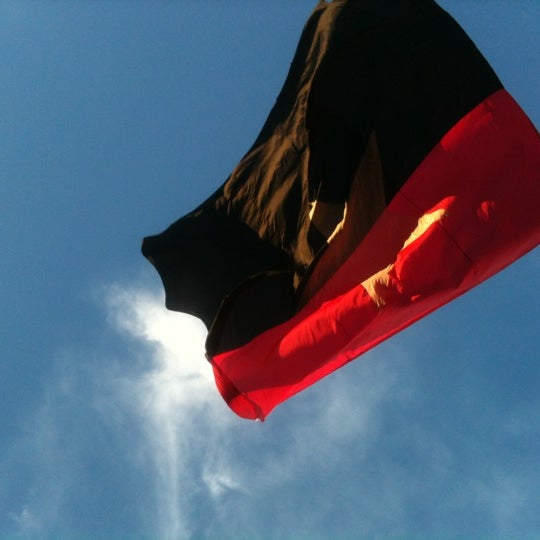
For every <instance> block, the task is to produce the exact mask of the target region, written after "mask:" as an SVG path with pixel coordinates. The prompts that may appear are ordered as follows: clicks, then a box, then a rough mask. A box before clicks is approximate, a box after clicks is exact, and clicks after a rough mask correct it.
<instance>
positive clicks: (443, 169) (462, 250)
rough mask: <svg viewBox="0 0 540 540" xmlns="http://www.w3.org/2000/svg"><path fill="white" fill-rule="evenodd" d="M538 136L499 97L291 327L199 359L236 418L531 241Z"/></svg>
mask: <svg viewBox="0 0 540 540" xmlns="http://www.w3.org/2000/svg"><path fill="white" fill-rule="evenodd" d="M539 208H540V137H539V135H538V132H537V131H536V129H535V128H534V126H532V124H531V123H530V121H529V119H528V118H527V117H526V115H525V114H524V113H523V111H522V110H521V109H520V108H519V106H518V105H517V104H516V103H515V101H514V100H513V99H512V97H511V96H510V95H509V94H508V93H507V92H506V91H504V90H501V91H498V92H496V93H495V94H493V95H492V96H490V97H489V98H488V99H486V100H485V101H484V102H482V103H481V104H480V105H478V106H477V107H476V108H475V109H474V110H473V111H471V112H470V113H469V114H467V115H466V116H465V117H464V118H463V119H462V120H461V121H460V122H458V123H457V124H456V125H455V126H454V127H453V128H452V129H451V130H450V131H449V132H448V133H447V134H446V135H445V136H444V137H443V139H442V140H441V142H440V143H439V144H438V145H437V146H436V147H435V148H434V149H433V150H432V151H431V152H430V153H429V155H428V156H427V157H426V159H425V160H424V161H423V162H422V163H421V165H420V166H419V167H418V168H417V170H416V171H415V172H414V173H413V175H412V176H411V177H410V178H409V180H408V181H407V182H406V184H405V185H404V186H403V188H402V189H401V190H400V191H399V192H398V194H397V195H396V196H395V197H394V199H393V200H392V201H391V203H390V204H389V205H388V207H387V208H386V209H385V211H384V213H383V214H382V216H381V217H380V218H379V219H378V221H377V222H376V223H375V225H374V226H373V228H372V229H371V230H370V232H369V233H368V234H367V236H366V237H365V238H364V240H363V241H362V242H361V244H360V245H359V246H358V247H357V248H356V250H355V251H354V252H353V253H352V255H351V256H350V257H349V259H348V260H347V261H346V263H345V264H344V265H343V266H342V267H340V269H339V270H338V271H337V272H336V274H334V276H332V277H331V278H330V279H329V280H328V282H327V283H326V284H325V286H324V287H323V288H322V289H321V290H320V291H319V292H318V293H317V294H316V295H315V296H314V297H313V298H312V299H311V300H310V302H309V303H308V304H307V305H306V306H305V307H304V308H303V309H302V310H301V311H299V312H298V313H297V314H296V315H295V316H294V317H293V318H292V319H290V320H288V321H287V322H285V323H284V324H281V325H279V326H277V327H275V328H272V329H270V330H268V331H266V332H264V333H263V334H261V335H259V336H257V337H256V338H255V339H253V340H252V341H251V342H249V343H248V344H246V345H245V346H243V347H240V348H238V349H235V350H232V351H228V352H226V353H223V354H219V355H216V356H215V357H213V358H212V359H211V361H212V364H213V367H214V373H215V376H216V383H217V386H218V389H219V391H220V393H221V394H222V396H223V397H224V399H225V400H226V401H227V403H228V404H229V406H230V407H231V408H232V409H233V410H234V411H235V412H236V413H237V414H238V415H240V416H242V417H244V418H252V419H256V418H258V419H261V420H263V419H264V418H265V417H266V416H267V415H268V414H269V413H270V411H272V409H273V408H274V407H276V406H277V405H278V404H279V403H281V402H282V401H284V400H286V399H287V398H289V397H291V396H292V395H294V394H296V393H297V392H299V391H301V390H303V389H305V388H306V387H308V386H309V385H311V384H313V383H315V382H316V381H318V380H319V379H321V378H322V377H325V376H326V375H328V374H329V373H331V372H333V371H334V370H336V369H338V368H339V367H341V366H342V365H344V364H345V363H347V362H349V361H351V360H352V359H354V358H356V357H357V356H359V355H360V354H362V353H363V352H365V351H367V350H368V349H371V348H372V347H374V346H375V345H377V344H378V343H380V342H381V341H383V340H385V339H387V338H389V337H390V336H392V335H393V334H395V333H397V332H399V331H400V330H402V329H403V328H405V327H407V326H409V325H410V324H412V323H414V322H415V321H417V320H418V319H420V318H421V317H423V316H425V315H427V314H428V313H430V312H431V311H433V310H435V309H437V308H438V307H440V306H442V305H443V304H445V303H447V302H449V301H451V300H452V299H454V298H456V297H457V296H459V295H461V294H463V293H464V292H466V291H467V290H469V289H471V288H472V287H474V286H475V285H478V284H479V283H481V282H482V281H484V280H485V279H487V278H489V277H490V276H492V275H493V274H495V273H496V272H498V271H499V270H501V269H503V268H504V267H506V266H507V265H509V264H510V263H512V262H513V261H515V260H516V259H517V258H519V257H521V256H522V255H524V254H525V253H527V252H528V251H530V250H531V249H533V248H534V247H536V246H537V245H538V243H539V242H540V210H539Z"/></svg>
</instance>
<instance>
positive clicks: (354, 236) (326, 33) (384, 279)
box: [143, 0, 540, 420]
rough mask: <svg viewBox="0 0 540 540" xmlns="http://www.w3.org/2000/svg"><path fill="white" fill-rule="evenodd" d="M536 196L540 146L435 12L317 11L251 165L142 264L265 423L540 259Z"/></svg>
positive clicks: (421, 1)
mask: <svg viewBox="0 0 540 540" xmlns="http://www.w3.org/2000/svg"><path fill="white" fill-rule="evenodd" d="M539 181H540V137H539V135H538V132H537V131H536V129H535V128H534V126H533V125H532V124H531V122H530V121H529V120H528V118H527V117H526V115H525V114H524V113H523V111H522V110H521V109H520V108H519V106H518V105H517V104H516V103H515V101H514V100H513V99H512V97H511V96H510V95H509V94H508V93H507V91H506V90H505V89H504V88H503V87H502V85H501V82H500V81H499V79H498V78H497V76H496V75H495V73H494V72H493V70H492V69H491V67H490V66H489V65H488V63H487V62H486V60H485V59H484V58H483V57H482V55H481V54H480V52H479V51H478V50H477V48H476V47H475V45H474V44H473V43H472V42H471V40H470V39H469V38H468V37H467V35H466V34H465V33H464V32H463V30H462V29H461V28H460V27H459V25H458V24H457V23H456V22H455V21H454V20H453V19H452V18H451V17H450V16H449V15H448V14H447V13H446V12H445V11H443V10H442V9H441V8H440V7H439V6H437V4H436V3H435V2H433V1H432V0H334V1H333V2H331V3H325V2H320V3H319V4H318V5H317V7H316V8H315V10H314V11H313V13H312V15H311V16H310V18H309V20H308V22H307V24H306V26H305V28H304V31H303V33H302V36H301V38H300V42H299V45H298V48H297V51H296V54H295V56H294V59H293V62H292V64H291V67H290V71H289V74H288V76H287V78H286V81H285V84H284V86H283V89H282V91H281V93H280V94H279V96H278V98H277V101H276V104H275V106H274V107H273V109H272V111H271V112H270V115H269V117H268V119H267V121H266V123H265V125H264V126H263V129H262V131H261V133H260V134H259V136H258V137H257V140H256V141H255V143H254V144H253V146H252V148H251V149H250V150H249V151H248V153H247V154H246V155H245V156H244V158H243V159H242V160H241V161H240V163H239V164H238V166H237V167H236V168H235V169H234V171H233V172H232V174H231V175H230V177H229V178H228V179H227V181H226V182H225V183H224V184H223V185H222V186H221V187H220V188H219V189H218V190H217V191H216V192H215V193H214V194H213V195H212V196H211V197H209V198H208V199H207V200H206V201H205V202H203V203H202V204H201V205H200V206H199V207H198V208H196V209H195V210H194V211H193V212H191V213H190V214H188V215H186V216H184V217H182V218H181V219H179V220H178V221H177V222H176V223H174V224H173V225H171V226H170V227H169V228H168V229H167V230H165V231H164V232H163V233H161V234H159V235H157V236H151V237H148V238H145V240H144V242H143V254H144V255H145V256H146V257H147V258H148V259H149V260H150V261H151V262H152V264H154V266H155V267H156V269H157V271H158V272H159V274H160V276H161V278H162V281H163V284H164V288H165V292H166V305H167V307H168V308H169V309H173V310H177V311H183V312H187V313H191V314H193V315H196V316H197V317H199V318H201V319H202V320H203V321H204V322H205V323H206V325H207V327H208V328H209V334H208V339H207V343H206V348H207V356H208V359H209V360H210V361H211V363H212V365H213V369H214V374H215V378H216V383H217V387H218V389H219V391H220V392H221V394H222V395H223V397H224V399H225V400H226V401H227V403H228V404H229V406H230V407H231V408H232V409H233V410H234V411H235V412H236V413H237V414H239V415H240V416H243V417H246V418H253V419H255V418H258V419H261V420H262V419H264V418H265V417H266V416H267V415H268V413H269V412H270V411H271V410H272V409H273V408H274V407H275V406H276V405H278V404H279V403H281V402H282V401H284V400H285V399H287V398H289V397H291V396H292V395H294V394H295V393H297V392H299V391H301V390H303V389H304V388H306V387H307V386H309V385H311V384H313V383H315V382H316V381H317V380H319V379H320V378H322V377H324V376H326V375H328V374H329V373H331V372H332V371H334V370H335V369H338V368H339V367H340V366H342V365H343V364H344V363H346V362H348V361H350V360H352V359H354V358H355V357H357V356H358V355H360V354H361V353H363V352H365V351H366V350H368V349H370V348H371V347H373V346H375V345H376V344H377V343H379V342H381V341H382V340H384V339H387V338H388V337H390V336H391V335H393V334H395V333H396V332H398V331H400V330H401V329H403V328H405V327H406V326H408V325H410V324H412V323H413V322H414V321H416V320H418V319H419V318H421V317H423V316H425V315H426V314H428V313H429V312H431V311H433V310H434V309H436V308H437V307H440V306H441V305H443V304H445V303H446V302H448V301H450V300H452V299H453V298H455V297H456V296H458V295H461V294H463V293H464V292H466V291H467V290H469V289H470V288H471V287H474V286H475V285H477V284H478V283H480V282H482V281H483V280H485V279H487V278H488V277H490V276H491V275H493V274H494V273H495V272H498V271H499V270H501V269H502V268H504V267H505V266H507V265H508V264H510V263H511V262H513V261H514V260H516V259H517V258H519V257H520V256H522V255H524V254H525V253H526V252H528V251H529V250H531V249H533V248H534V247H535V246H537V245H538V243H539V240H540V212H539V211H538V208H539V207H540V204H539V203H540V187H539V186H540V182H539Z"/></svg>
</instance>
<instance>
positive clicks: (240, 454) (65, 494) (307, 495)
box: [0, 0, 540, 540]
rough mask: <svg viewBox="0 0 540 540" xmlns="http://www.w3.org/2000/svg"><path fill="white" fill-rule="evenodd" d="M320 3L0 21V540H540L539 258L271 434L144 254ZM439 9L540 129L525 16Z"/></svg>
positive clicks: (243, 131) (521, 5)
mask: <svg viewBox="0 0 540 540" xmlns="http://www.w3.org/2000/svg"><path fill="white" fill-rule="evenodd" d="M315 3H316V2H315V1H314V0H309V1H308V0H227V1H226V2H225V1H221V0H176V1H173V0H156V1H152V2H151V1H146V0H133V1H127V0H88V1H86V0H84V1H83V0H79V1H77V0H70V1H64V0H40V1H26V0H0V65H1V66H2V70H1V75H0V78H1V84H0V235H1V240H0V245H1V246H2V253H3V257H2V259H3V261H2V264H0V283H1V285H0V301H1V306H2V309H1V311H0V406H1V411H2V414H0V539H2V540H3V539H7V538H29V539H34V538H43V539H64V538H65V539H68V538H69V539H70V538H78V539H86V538H88V539H95V538H123V539H129V538H141V539H142V538H145V539H146V538H148V539H150V538H159V539H174V538H245V539H273V538H291V539H303V538H321V539H323V538H388V539H390V538H392V539H394V538H395V539H398V538H399V539H408V538H415V539H424V538H440V539H444V538H448V539H450V538H452V539H455V538H486V539H488V538H489V539H493V538H495V539H496V538H501V539H502V538H512V539H521V538H523V539H531V538H539V537H540V513H539V512H538V501H539V500H540V396H539V393H538V388H539V387H540V366H539V361H540V338H539V335H538V333H539V320H540V292H539V290H538V286H537V284H538V278H539V276H540V252H539V250H538V249H537V250H536V251H533V252H532V253H530V254H528V255H527V256H525V257H524V258H522V259H521V260H519V261H518V262H516V263H515V264H513V265H512V266H511V267H509V268H508V269H506V270H504V271H503V272H501V273H500V274H498V275H497V276H495V277H493V278H492V279H491V280H489V281H488V282H486V283H484V284H482V285H481V286H479V287H477V288H476V289H475V290H473V291H471V292H470V293H468V294H466V295H465V296H463V297H461V298H459V299H458V300H456V301H454V302H452V303H451V304H449V305H447V306H445V307H444V308H442V309H440V310H438V311H437V312H435V313H434V314H432V315H430V316H429V317H427V318H426V319H424V320H422V321H420V322H419V323H417V324H415V325H414V326H412V327H410V328H409V329H407V330H405V331H403V332H402V333H400V334H399V335H397V336H395V337H393V338H392V339H390V340H388V341H387V342H385V343H383V344H381V345H380V346H378V347H377V348H375V349H374V350H372V351H370V352H369V353H367V354H365V355H364V356H362V357H361V358H359V359H357V360H356V361H354V362H352V363H350V364H348V365H347V366H346V367H344V368H343V369H341V370H339V371H338V372H337V373H334V374H333V375H331V376H329V377H328V378H326V379H325V380H323V381H322V382H321V383H319V384H317V385H315V386H313V387H311V388H310V389H308V390H306V391H305V392H303V393H301V394H299V395H298V396H296V397H294V398H293V399H291V400H290V401H288V402H287V403H285V404H283V405H281V406H280V407H279V408H278V409H276V410H275V411H274V412H273V413H272V414H271V415H270V417H269V418H268V419H267V420H266V421H265V422H263V423H260V422H251V421H247V420H242V419H240V418H237V417H236V416H235V415H234V414H233V413H232V412H231V411H230V410H229V409H228V408H227V406H226V405H225V403H224V402H223V401H222V399H221V397H220V396H219V394H218V393H217V391H216V390H215V388H214V383H213V379H212V375H211V373H210V368H209V365H208V363H207V362H206V361H205V360H204V351H203V348H204V338H205V329H204V327H203V326H202V323H200V321H198V320H197V319H194V318H192V317H189V316H187V315H182V314H178V313H171V312H167V311H166V310H165V309H164V307H163V292H162V289H161V285H160V282H159V278H158V276H157V274H156V273H155V272H154V271H153V269H152V268H151V267H150V265H149V264H148V263H147V262H146V261H145V260H144V259H143V257H142V256H141V255H140V242H141V239H142V237H143V236H147V235H149V234H154V233H157V232H160V231H161V230H163V229H164V228H165V227H166V226H168V225H169V223H171V222H172V221H173V220H175V219H177V218H178V217H180V216H181V215H183V214H185V213H186V212H188V211H189V210H191V209H192V208H193V207H194V206H196V205H197V204H198V203H200V202H202V201H203V200H204V199H205V198H206V197H208V196H209V195H210V194H211V193H212V192H213V191H214V190H215V189H216V188H217V187H218V186H219V185H221V184H222V183H223V182H224V180H225V179H226V178H227V176H228V174H229V172H230V171H231V170H232V169H233V168H234V166H235V164H236V163H237V162H238V160H239V159H240V158H241V157H242V155H243V154H244V153H245V152H246V151H247V150H248V148H249V147H250V146H251V143H252V142H253V140H254V138H255V137H256V135H257V133H258V131H259V129H260V128H261V127H262V124H263V122H264V120H265V118H266V115H267V114H268V112H269V110H270V108H271V107H272V104H273V102H274V100H275V98H276V96H277V94H278V92H279V89H280V87H281V84H282V82H283V80H284V77H285V75H286V73H287V70H288V66H289V62H290V60H291V59H292V55H293V52H294V49H295V46H296V43H297V40H298V37H299V34H300V32H301V29H302V27H303V24H304V22H305V20H306V19H307V17H308V15H309V13H310V12H311V10H312V9H313V7H314V5H315ZM440 4H441V5H442V6H443V7H444V8H445V9H447V10H448V11H449V12H450V13H451V14H453V15H454V17H455V18H456V19H457V20H458V21H459V22H460V23H461V24H462V26H463V27H464V28H465V29H466V31H467V32H468V33H469V35H470V36H471V37H472V38H473V40H474V41H475V42H476V43H477V45H478V46H479V48H480V49H481V51H482V52H483V53H484V55H485V56H486V57H487V58H488V60H489V61H490V63H491V64H492V66H493V67H494V68H495V70H496V71H497V73H498V75H499V77H500V78H501V80H502V81H503V84H504V85H505V86H506V88H507V89H508V90H509V91H510V93H511V94H512V95H513V96H514V97H515V98H516V100H517V101H518V102H519V103H520V104H521V106H522V107H523V108H524V110H525V111H526V112H527V114H528V115H529V117H530V118H531V120H532V121H533V123H534V124H535V125H536V126H537V127H538V126H540V53H539V51H540V2H538V1H536V0H520V1H518V2H516V1H515V0H474V1H473V0H444V1H441V2H440Z"/></svg>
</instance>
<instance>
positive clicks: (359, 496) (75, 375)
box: [0, 286, 539, 539]
mask: <svg viewBox="0 0 540 540" xmlns="http://www.w3.org/2000/svg"><path fill="white" fill-rule="evenodd" d="M105 299H106V312H107V314H108V321H109V325H110V327H111V328H112V329H113V331H114V335H113V336H112V337H113V339H112V341H113V342H114V347H109V342H108V341H106V342H105V343H101V345H100V346H99V349H98V348H96V350H94V351H93V352H92V353H88V352H87V353H85V354H83V353H80V352H79V353H75V352H73V351H72V352H69V351H68V352H65V353H64V354H62V355H60V356H59V358H58V360H57V362H56V364H55V368H54V369H53V370H52V371H51V374H50V375H49V376H48V377H47V378H46V380H44V386H45V388H46V390H45V391H44V394H43V400H42V402H41V404H40V405H39V406H38V407H37V409H36V411H35V414H34V415H33V417H32V418H29V419H28V422H27V425H26V430H25V434H24V436H22V437H21V438H20V440H18V441H16V442H15V443H14V444H13V445H12V446H11V447H10V449H9V452H5V451H3V452H2V454H0V477H1V478H7V479H8V483H7V484H6V483H5V482H4V485H3V486H2V485H1V484H0V503H2V501H4V500H9V504H8V505H7V506H6V508H8V512H7V516H8V518H9V519H8V521H9V526H5V527H2V524H1V522H0V534H1V533H3V532H4V530H3V528H4V529H5V532H6V533H10V534H13V535H19V536H21V537H23V538H34V537H38V538H54V537H58V536H64V537H76V536H82V535H83V533H84V534H85V535H86V536H89V535H91V533H95V534H106V535H107V536H110V537H114V536H118V535H119V534H120V533H122V534H124V535H125V534H127V533H132V534H139V535H141V536H149V537H159V538H190V537H197V538H198V537H202V538H204V537H224V538H227V537H235V536H244V537H250V538H254V539H256V538H277V537H294V536H299V535H303V536H311V537H315V538H316V537H321V536H322V537H339V536H347V535H349V536H350V535H351V534H352V532H354V533H355V534H356V533H357V534H359V535H361V536H363V537H366V538H369V537H373V536H378V537H381V536H383V537H384V536H385V535H386V536H391V535H392V534H394V535H398V536H399V535H404V534H410V535H411V536H412V535H415V534H416V535H427V536H437V535H439V536H444V535H445V534H446V535H447V536H451V533H456V534H457V535H459V534H460V533H462V534H463V535H468V534H469V535H471V534H472V535H474V534H477V533H479V534H483V535H484V536H486V535H495V534H510V533H514V532H516V531H517V532H519V531H531V530H535V529H534V527H536V526H537V524H538V520H537V518H536V517H534V516H535V515H536V514H535V512H534V511H533V510H532V509H533V507H535V502H534V501H535V500H536V499H537V497H536V494H537V488H536V487H535V486H537V485H538V482H537V480H539V478H538V474H537V473H535V465H536V461H535V460H534V459H533V458H532V456H533V454H534V445H535V444H536V442H535V441H536V437H535V432H534V430H535V428H534V426H531V423H530V422H529V423H528V420H530V419H531V418H533V419H536V417H537V415H536V416H533V417H531V416H530V411H531V406H530V402H529V403H527V402H526V401H521V402H520V401H519V400H517V401H516V402H514V403H512V402H509V405H508V406H507V407H506V409H507V412H506V414H505V415H504V416H502V417H501V418H500V419H499V420H497V419H495V418H494V419H492V420H490V417H489V416H488V414H487V412H486V408H485V405H486V403H485V395H483V394H482V393H481V392H479V390H482V388H483V387H482V386H479V385H481V383H482V378H483V377H482V373H477V374H476V377H474V378H470V377H468V376H467V375H466V374H465V376H464V377H463V379H461V380H453V381H449V380H448V378H445V373H446V374H448V373H449V372H448V371H446V372H444V371H443V370H442V368H443V367H444V366H448V365H450V364H448V359H445V358H443V357H442V356H441V358H439V356H440V354H439V353H438V352H437V354H434V353H433V351H432V350H430V347H433V348H434V349H435V350H437V351H438V349H439V348H440V346H439V345H438V344H437V343H431V344H430V340H431V339H432V336H431V334H430V332H426V329H425V328H424V330H418V334H417V333H416V331H413V332H409V333H408V334H407V335H406V336H405V339H404V340H402V341H401V342H399V344H398V342H396V341H395V340H394V341H391V342H389V343H386V344H385V345H384V346H382V347H380V348H378V349H377V350H375V351H373V352H372V353H370V354H368V355H366V356H365V357H364V358H363V359H361V360H360V361H358V362H355V363H353V364H351V365H348V366H346V367H344V368H343V369H342V370H340V371H339V372H338V373H336V374H334V375H333V376H331V377H329V378H327V379H325V380H323V381H321V382H320V383H318V384H317V385H315V386H313V387H312V388H310V389H309V390H307V391H306V392H303V393H302V394H300V395H298V396H296V397H294V398H293V399H292V400H290V401H289V402H287V403H286V404H284V405H282V406H281V407H278V408H277V409H276V410H275V411H274V412H273V413H272V415H271V416H270V417H269V419H268V420H267V421H266V422H264V423H254V422H250V421H246V420H242V419H239V418H237V417H236V416H234V414H233V413H232V412H231V411H230V410H229V409H228V408H227V406H226V405H225V403H224V402H223V401H222V399H221V397H220V396H219V394H218V392H217V390H216V389H215V384H214V381H213V376H212V372H211V369H210V366H209V364H208V362H206V360H205V359H204V350H203V349H204V339H205V333H206V332H205V329H204V326H203V325H202V323H200V322H199V321H198V320H196V319H194V318H192V317H189V316H185V315H181V314H177V313H172V312H168V311H166V310H165V309H164V307H163V299H162V297H161V296H160V295H159V294H156V293H154V292H152V291H151V290H149V289H147V288H145V287H141V286H133V287H120V286H115V287H111V288H109V289H107V290H106V293H105ZM119 334H120V335H121V336H122V338H121V339H120V340H119ZM420 335H421V336H422V337H421V338H419V336H420ZM407 336H408V337H407ZM407 340H409V344H408V343H407ZM413 342H414V343H416V345H411V344H412V343H413ZM420 342H421V343H422V345H421V346H420V345H419V343H420ZM103 345H105V346H103ZM415 347H416V350H419V348H420V347H421V348H422V349H426V350H425V356H424V358H423V359H422V360H420V359H417V360H415V361H413V360H412V359H411V358H410V357H409V356H408V355H407V354H404V350H407V349H408V348H409V349H415ZM107 350H108V352H106V351H107ZM417 354H418V353H415V355H416V356H417ZM432 362H440V368H439V365H436V366H435V365H432V364H431V363H432ZM428 367H429V369H427V370H426V368H428ZM450 373H452V371H450ZM460 396H461V397H460ZM463 396H467V400H466V401H463V400H462V397H463ZM446 409H447V410H446ZM532 409H533V410H534V407H533V408H532ZM488 412H489V411H488ZM479 428H480V430H481V432H480V431H479ZM527 441H529V442H527ZM498 443H501V446H500V448H499V447H497V444H498ZM519 444H521V445H524V447H523V449H522V448H521V447H519ZM527 444H528V445H529V446H527ZM513 448H518V449H519V451H517V453H516V452H514V453H512V449H513ZM527 452H528V454H527ZM519 456H521V457H519ZM15 469H20V470H21V471H24V472H19V473H18V474H17V475H15V476H13V480H11V481H10V482H9V478H10V477H11V476H10V475H11V474H12V473H11V471H13V470H15ZM2 504H4V503H2ZM456 513H457V514H459V515H460V516H461V517H460V520H461V521H460V522H455V517H454V516H455V515H456ZM5 516H6V514H4V517H5ZM103 516H108V517H107V518H106V519H105V520H104V519H103ZM523 516H529V517H528V518H527V520H528V521H524V517H523ZM107 520H108V521H107Z"/></svg>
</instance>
